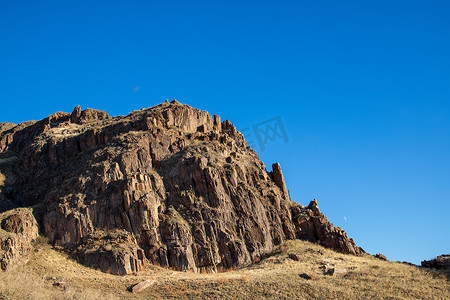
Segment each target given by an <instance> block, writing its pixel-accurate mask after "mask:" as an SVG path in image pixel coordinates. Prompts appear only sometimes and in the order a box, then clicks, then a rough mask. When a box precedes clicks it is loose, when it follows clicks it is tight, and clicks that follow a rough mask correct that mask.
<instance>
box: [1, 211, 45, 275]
mask: <svg viewBox="0 0 450 300" xmlns="http://www.w3.org/2000/svg"><path fill="white" fill-rule="evenodd" d="M0 226H1V228H0V267H1V269H2V270H9V269H12V268H15V267H17V266H20V265H23V264H25V263H26V262H27V261H28V257H29V256H30V253H31V250H32V245H31V242H32V241H33V240H34V239H36V238H37V236H38V225H37V222H36V220H35V219H34V216H33V214H32V212H31V210H30V209H27V208H18V209H14V210H10V211H7V212H4V213H2V214H0Z"/></svg>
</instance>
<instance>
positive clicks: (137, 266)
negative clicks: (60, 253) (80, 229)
mask: <svg viewBox="0 0 450 300" xmlns="http://www.w3.org/2000/svg"><path fill="white" fill-rule="evenodd" d="M71 252H72V255H73V256H74V257H75V258H77V259H78V261H79V262H81V263H82V264H84V265H86V266H89V267H92V268H94V269H100V270H102V271H103V272H108V273H112V274H118V275H126V274H131V273H136V272H139V271H141V270H142V268H143V266H144V265H145V264H146V262H147V260H146V258H145V255H144V251H143V250H142V249H141V248H139V246H138V245H137V244H136V241H135V240H134V238H133V237H132V236H131V235H130V234H128V233H127V232H125V231H123V230H118V229H116V230H110V231H108V232H105V231H102V230H97V231H95V232H94V233H92V234H89V235H88V236H85V237H83V239H82V240H81V242H80V243H78V244H77V247H76V248H75V249H72V251H71Z"/></svg>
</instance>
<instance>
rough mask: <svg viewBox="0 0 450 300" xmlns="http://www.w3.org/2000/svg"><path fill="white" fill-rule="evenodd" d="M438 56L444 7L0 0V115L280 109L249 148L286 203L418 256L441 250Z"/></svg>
mask: <svg viewBox="0 0 450 300" xmlns="http://www.w3.org/2000/svg"><path fill="white" fill-rule="evenodd" d="M38 2H39V3H38ZM131 2H132V3H131ZM449 53H450V4H449V2H448V1H420V2H419V1H1V2H0V103H1V109H0V121H8V122H14V123H18V122H21V121H26V120H31V119H42V118H44V117H46V116H47V115H49V114H51V113H53V112H55V111H58V110H59V111H66V112H70V111H72V109H73V108H74V107H75V106H76V105H78V104H80V105H81V106H82V108H86V107H91V108H97V109H102V110H105V111H107V112H108V113H110V114H111V115H120V114H121V115H124V114H127V113H128V112H130V111H132V110H135V109H140V108H143V107H150V106H153V105H155V104H157V103H159V102H162V101H164V100H165V99H166V98H169V99H173V98H176V99H178V100H179V101H181V102H182V103H187V104H189V105H191V106H194V107H197V108H200V109H204V110H208V111H209V112H210V113H212V114H213V113H215V114H219V115H221V116H222V118H223V119H230V120H231V121H232V122H234V123H235V124H236V126H237V127H238V129H240V128H245V127H250V128H251V126H253V125H255V124H259V123H260V122H263V121H265V120H268V119H271V118H273V117H277V116H280V117H281V120H282V122H283V124H284V127H285V130H286V133H287V135H288V138H289V141H288V142H285V141H283V140H281V139H278V140H275V141H273V142H270V143H267V144H266V145H265V146H266V147H265V150H264V151H261V149H258V147H256V149H257V150H258V151H259V153H260V157H261V159H262V160H263V161H264V162H265V163H266V166H267V167H268V169H270V168H271V164H272V163H273V162H276V161H278V162H280V163H281V165H282V168H283V171H284V173H285V177H286V180H287V184H288V188H289V190H290V193H291V196H292V198H293V199H294V200H295V201H297V202H300V203H302V204H308V202H309V201H310V200H312V199H313V198H317V199H318V201H319V206H320V208H321V209H322V210H323V212H324V213H325V214H326V215H327V216H328V218H329V219H330V220H331V221H332V222H333V223H334V224H335V225H337V226H342V227H343V228H344V229H345V230H346V231H347V233H348V234H349V235H350V236H351V237H353V238H354V239H355V241H356V243H357V244H358V245H360V246H362V247H363V248H364V249H365V250H366V251H368V252H370V253H377V252H382V253H384V254H385V255H386V256H387V257H388V258H389V259H392V260H408V261H411V262H413V263H419V262H420V260H421V259H429V258H432V257H434V256H436V255H439V254H442V253H449V252H450V234H449V229H450V217H449V215H450V214H449V212H450V155H449V153H450V54H449Z"/></svg>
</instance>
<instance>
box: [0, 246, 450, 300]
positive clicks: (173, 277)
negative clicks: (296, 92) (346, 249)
mask: <svg viewBox="0 0 450 300" xmlns="http://www.w3.org/2000/svg"><path fill="white" fill-rule="evenodd" d="M35 249H36V250H35V251H34V253H33V254H32V255H31V258H30V260H29V262H28V263H27V264H26V265H22V266H20V267H17V268H16V269H13V270H11V271H8V272H4V273H3V272H2V273H0V299H124V298H126V299H149V298H151V299H211V298H213V299H449V298H450V285H449V281H448V278H449V277H447V276H450V274H447V276H446V275H444V273H440V272H437V271H432V270H429V269H421V268H419V267H415V266H410V265H407V264H402V263H395V262H389V261H382V260H378V259H375V258H374V257H372V256H370V255H367V254H364V255H362V256H354V255H345V254H341V253H336V252H334V251H332V250H329V249H326V248H323V247H322V246H319V245H316V244H312V243H309V242H304V241H300V240H293V241H288V242H286V244H283V245H281V246H279V247H277V248H276V249H275V252H276V253H275V254H274V255H272V256H270V257H268V258H266V259H263V260H262V261H260V262H258V263H256V264H254V265H252V266H250V267H246V268H243V269H239V270H232V271H228V272H225V273H215V274H205V273H192V272H179V271H174V270H170V269H164V268H159V267H153V266H148V267H146V268H144V269H143V270H142V271H140V272H138V273H136V274H133V275H125V276H117V275H110V274H106V273H102V272H100V271H97V270H93V269H91V268H87V267H84V266H82V265H80V264H78V263H76V262H75V261H73V260H72V259H70V258H68V257H67V255H66V254H64V253H63V252H58V251H55V250H54V249H52V248H51V247H50V246H49V245H48V244H47V243H46V242H45V241H43V239H42V238H40V239H39V241H38V243H37V245H35ZM292 254H296V256H297V257H298V258H300V261H295V260H293V259H291V258H289V256H292ZM331 268H336V269H346V272H347V273H346V274H342V275H333V276H332V275H327V274H324V271H325V270H326V269H331ZM302 274H307V275H308V276H310V277H311V278H312V279H304V278H302V277H301V276H300V275H302ZM302 276H303V277H306V276H304V275H302ZM145 280H151V282H152V285H151V286H150V287H148V288H147V289H145V290H143V291H141V292H139V293H132V292H130V288H132V287H133V286H134V285H136V284H138V283H141V282H143V281H145Z"/></svg>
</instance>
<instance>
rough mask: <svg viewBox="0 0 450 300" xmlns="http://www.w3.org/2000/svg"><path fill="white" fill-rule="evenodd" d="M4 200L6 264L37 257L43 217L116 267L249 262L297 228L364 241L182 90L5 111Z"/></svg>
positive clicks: (305, 235)
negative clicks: (114, 110) (138, 105)
mask: <svg viewBox="0 0 450 300" xmlns="http://www.w3.org/2000/svg"><path fill="white" fill-rule="evenodd" d="M17 207H28V208H29V209H26V208H22V209H16V208H17ZM0 209H1V210H0V212H4V213H3V214H2V217H1V219H2V221H1V230H0V233H1V235H0V245H1V249H2V250H1V252H0V260H1V266H2V269H7V267H6V266H14V265H19V264H20V263H23V262H24V261H26V258H27V256H28V252H29V251H28V250H27V249H28V248H27V247H26V246H23V245H22V244H21V243H22V242H23V243H25V244H26V243H27V242H28V243H29V240H32V239H33V238H35V236H36V235H37V227H36V226H37V224H39V226H40V231H41V233H42V234H43V235H45V236H46V237H48V239H49V241H50V243H51V244H52V245H54V246H57V247H61V249H63V250H64V251H66V252H67V253H70V255H71V256H72V257H74V258H76V259H77V260H78V261H79V262H81V263H82V264H84V265H87V266H90V267H93V268H97V269H100V270H102V271H104V272H109V273H112V274H130V273H133V272H137V271H140V270H141V269H142V268H143V267H144V266H145V265H147V264H154V265H160V266H163V267H171V268H173V269H176V270H193V271H200V272H201V271H211V270H213V271H217V270H224V269H229V268H240V267H244V266H247V265H250V264H252V263H253V262H255V261H259V260H260V259H261V258H263V257H265V256H267V255H269V254H271V253H272V252H273V251H274V248H275V247H276V246H277V245H280V244H282V243H284V242H285V241H286V240H292V239H302V240H308V241H311V242H316V243H318V244H321V245H323V246H324V247H327V248H331V249H334V250H337V251H339V252H342V253H348V254H354V255H358V254H361V253H363V251H362V249H361V248H358V247H357V246H356V245H355V243H354V241H353V240H352V239H350V238H348V237H347V235H346V233H345V232H344V231H343V230H342V229H341V228H336V227H334V226H333V225H332V224H331V223H330V222H329V221H328V220H327V218H326V217H325V216H324V215H323V214H322V213H321V212H320V211H319V208H318V205H317V202H316V201H315V200H314V201H312V202H311V203H309V205H308V206H302V205H300V204H298V203H296V202H294V201H291V199H289V195H288V192H287V188H286V184H285V182H284V178H283V174H282V171H281V167H280V165H279V164H278V163H275V164H273V166H272V171H271V172H268V171H267V170H266V167H265V165H264V163H262V162H261V161H260V160H259V158H258V156H257V154H256V152H255V151H254V150H253V149H251V148H250V147H249V146H248V145H247V143H246V142H245V139H244V137H243V135H242V134H241V133H240V132H238V131H237V130H236V128H235V127H234V125H233V124H232V123H231V122H230V121H228V120H227V121H224V122H221V120H220V117H219V116H217V115H214V117H212V116H211V115H210V114H209V113H208V112H205V111H200V110H198V109H195V108H192V107H190V106H188V105H184V104H180V103H179V102H177V101H176V100H174V101H172V102H170V103H169V102H168V101H166V102H165V103H162V104H159V105H157V106H155V107H151V108H148V109H142V110H139V111H134V112H131V113H130V114H129V115H127V116H118V117H110V116H109V115H108V114H107V113H105V112H102V111H98V110H93V109H86V110H81V109H80V107H76V108H75V109H74V111H73V112H72V113H70V114H69V113H62V112H57V113H55V114H52V115H50V116H49V117H47V118H45V119H43V120H41V121H30V122H25V123H21V124H18V125H15V124H11V123H0ZM30 212H32V213H33V214H31V213H30ZM32 215H34V216H35V217H36V219H37V223H36V222H35V221H34V219H33V218H31V220H30V216H32ZM4 220H9V221H4ZM21 226H22V227H21ZM30 226H31V227H30ZM33 226H34V227H33ZM17 228H26V230H25V231H26V233H25V234H24V232H25V231H24V230H19V229H17ZM33 228H34V229H33ZM23 236H26V238H24V237H23ZM16 240H17V241H20V242H14V241H16ZM17 245H20V246H17ZM11 257H14V259H12V258H11ZM20 257H22V258H20ZM4 266H5V267H4Z"/></svg>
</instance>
